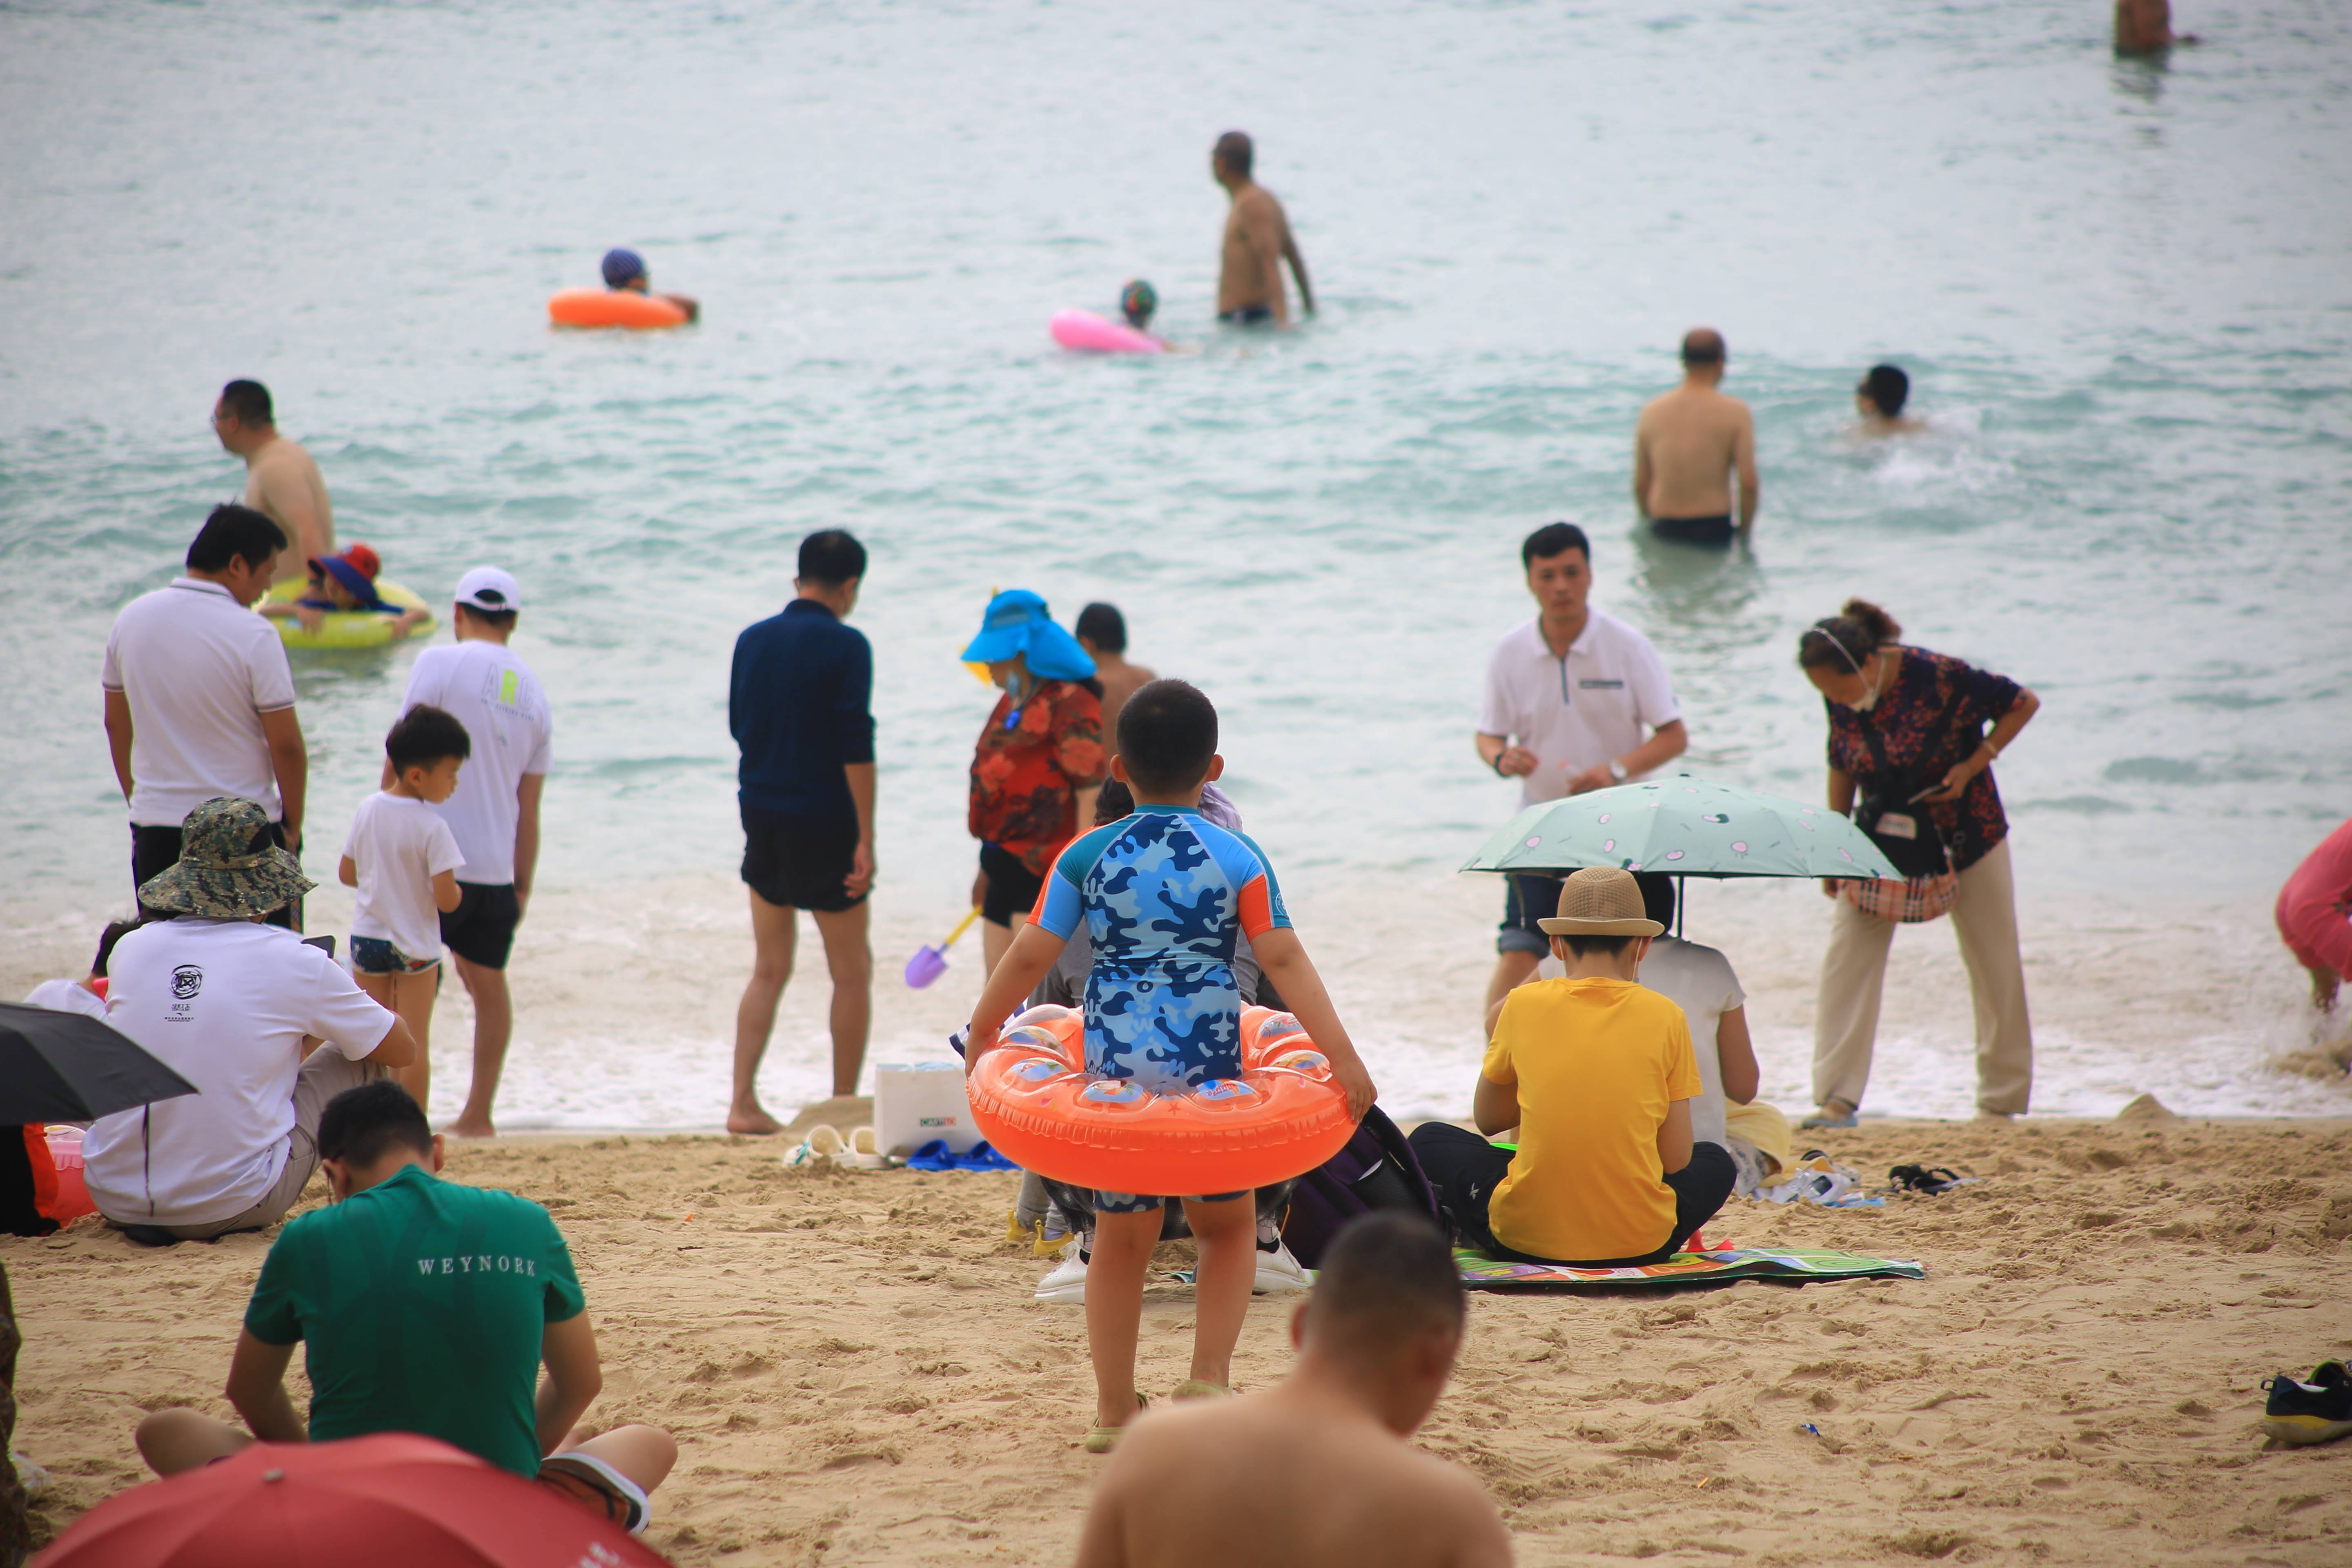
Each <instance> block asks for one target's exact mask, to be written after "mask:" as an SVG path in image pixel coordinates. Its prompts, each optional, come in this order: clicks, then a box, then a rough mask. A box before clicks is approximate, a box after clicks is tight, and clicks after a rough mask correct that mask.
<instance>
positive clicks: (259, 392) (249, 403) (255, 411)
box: [220, 381, 278, 425]
mask: <svg viewBox="0 0 2352 1568" xmlns="http://www.w3.org/2000/svg"><path fill="white" fill-rule="evenodd" d="M220 405H221V406H222V407H223V408H226V409H227V410H228V411H229V412H230V413H231V414H233V415H235V416H236V422H237V423H238V424H240V425H274V424H276V423H277V422H278V421H277V416H276V415H274V414H272V413H271V412H270V408H269V388H268V387H266V386H264V385H262V384H261V383H259V382H257V381H232V382H230V383H229V384H227V385H226V386H224V387H222V388H221V395H220Z"/></svg>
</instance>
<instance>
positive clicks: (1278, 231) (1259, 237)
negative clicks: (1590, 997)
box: [1209, 131, 1315, 327]
mask: <svg viewBox="0 0 2352 1568" xmlns="http://www.w3.org/2000/svg"><path fill="white" fill-rule="evenodd" d="M1255 158H1256V152H1255V149H1254V148H1253V147H1252V145H1251V143H1250V139H1249V138H1248V137H1247V136H1245V135H1244V134H1243V133H1242V132H1238V131H1228V132H1225V133H1224V134H1223V136H1220V137H1218V138H1217V144H1216V146H1215V147H1214V148H1213V149H1212V150H1211V152H1210V153H1209V173H1210V174H1211V175H1212V176H1213V177H1214V178H1215V180H1216V182H1217V184H1221V185H1223V186H1224V187H1225V194H1226V195H1229V196H1231V197H1232V198H1233V210H1232V212H1230V213H1229V214H1228V215H1227V216H1226V217H1225V239H1224V255H1223V266H1222V270H1221V272H1220V273H1219V276H1218V278H1217V320H1219V321H1226V322H1230V323H1232V324H1233V325H1234V326H1240V327H1255V326H1259V325H1262V324H1264V323H1266V322H1269V321H1270V322H1272V323H1273V324H1274V325H1276V326H1277V327H1286V326H1288V325H1290V304H1289V301H1288V300H1286V299H1285V297H1284V294H1283V288H1282V264H1283V263H1284V262H1286V261H1287V262H1289V263H1290V270H1291V273H1292V275H1293V276H1294V277H1296V278H1297V279H1298V301H1299V304H1300V306H1301V308H1303V309H1304V310H1306V312H1307V314H1308V315H1310V316H1311V315H1313V314H1314V313H1315V290H1314V289H1313V288H1311V287H1310V286H1309V285H1308V284H1307V258H1305V257H1303V256H1301V255H1299V254H1298V242H1297V240H1296V239H1294V238H1293V237H1291V233H1290V219H1289V217H1288V216H1286V214H1285V213H1284V212H1283V210H1282V204H1281V203H1280V202H1278V201H1276V200H1275V199H1274V193H1273V192H1271V191H1269V190H1267V189H1266V188H1265V186H1263V185H1260V184H1255V183H1254V182H1253V181H1252V180H1251V179H1250V165H1251V164H1252V163H1253V162H1254V161H1255Z"/></svg>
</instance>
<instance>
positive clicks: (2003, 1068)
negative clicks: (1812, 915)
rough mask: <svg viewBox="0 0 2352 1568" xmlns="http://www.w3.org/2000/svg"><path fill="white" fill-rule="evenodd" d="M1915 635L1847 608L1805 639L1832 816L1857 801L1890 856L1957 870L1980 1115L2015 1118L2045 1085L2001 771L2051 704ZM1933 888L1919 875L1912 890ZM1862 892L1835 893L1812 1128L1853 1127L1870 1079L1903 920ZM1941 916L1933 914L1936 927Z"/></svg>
mask: <svg viewBox="0 0 2352 1568" xmlns="http://www.w3.org/2000/svg"><path fill="white" fill-rule="evenodd" d="M1902 635H1903V628H1902V627H1901V626H1896V625H1895V617H1893V616H1890V615H1888V614H1887V613H1886V612H1885V610H1882V609H1880V608H1879V607H1878V606H1877V605H1873V604H1870V603H1869V602H1867V601H1866V600H1862V599H1849V600H1847V601H1846V605H1845V609H1844V611H1843V613H1842V614H1839V615H1836V616H1831V617H1829V618H1828V619H1826V620H1822V621H1817V622H1815V623H1814V625H1813V626H1811V629H1809V630H1808V631H1807V632H1806V633H1805V634H1804V636H1803V637H1801V638H1800V639H1798V643H1797V662H1798V664H1799V665H1800V666H1801V667H1802V668H1803V669H1804V672H1805V675H1806V677H1807V679H1811V681H1812V683H1813V685H1814V686H1815V687H1816V688H1817V689H1819V690H1820V691H1821V694H1822V698H1823V699H1824V706H1825V707H1826V708H1827V709H1828V711H1829V721H1830V745H1829V763H1830V789H1829V796H1830V809H1831V810H1832V811H1835V812H1837V813H1838V814H1839V815H1840V816H1844V815H1846V814H1848V813H1850V812H1852V811H1853V809H1854V802H1855V799H1856V796H1857V795H1859V796H1860V797H1861V799H1862V800H1863V801H1864V805H1865V807H1866V810H1865V813H1864V815H1867V816H1871V817H1872V818H1873V820H1872V821H1867V822H1864V821H1861V820H1860V818H1857V819H1856V820H1857V821H1858V822H1859V824H1860V826H1862V827H1863V829H1864V831H1865V832H1870V831H1873V830H1874V828H1875V830H1876V831H1875V833H1874V837H1878V838H1879V841H1880V843H1881V845H1882V846H1883V847H1890V848H1892V849H1895V850H1905V849H1908V848H1911V847H1914V846H1916V847H1918V848H1919V849H1922V850H1925V851H1926V853H1927V855H1929V856H1932V857H1933V858H1935V859H1936V860H1937V862H1938V864H1937V865H1936V866H1935V867H1933V868H1932V871H1933V872H1936V873H1942V872H1947V871H1948V872H1957V873H1958V878H1957V883H1958V886H1957V889H1950V888H1947V889H1940V890H1941V891H1944V892H1947V893H1956V895H1957V896H1956V897H1954V898H1953V900H1952V902H1951V903H1950V905H1949V908H1950V911H1951V916H1952V931H1953V934H1954V935H1955V936H1956V937H1958V939H1959V944H1960V962H1961V963H1963V964H1964V965H1966V966H1967V968H1968V972H1969V994H1970V997H1971V998H1972V1000H1973V1001H1974V1003H1975V1005H1976V1022H1977V1113H1978V1114H1979V1116H1987V1117H1997V1118H2000V1119H2001V1120H2003V1121H2006V1120H2007V1119H2009V1118H2010V1117H2011V1116H2015V1115H2018V1114H2020V1113H2021V1112H2022V1111H2023V1110H2025V1107H2026V1100H2027V1096H2028V1095H2029V1093H2030V1092H2031V1091H2032V1087H2033V1025H2032V1020H2031V1019H2030V1018H2029V1017H2028V1016H2027V1013H2026V1007H2025V965H2024V962H2023V960H2022V959H2021V957H2020V955H2019V952H2018V946H2017V892H2016V884H2015V882H2014V880H2013V879H2012V878H2011V873H2010V865H2009V818H2008V816H2006V815H2005V814H2004V813H2003V812H2002V811H2001V808H2000V790H1998V789H1997V788H1995V787H1994V784H1993V778H1992V763H1993V759H1994V758H1996V757H1998V756H2000V753H2001V752H2002V751H2003V750H2005V749H2006V748H2007V747H2008V745H2009V743H2010V742H2011V741H2012V740H2014V739H2016V737H2017V732H2018V731H2020V730H2022V729H2024V728H2025V726H2026V723H2027V721H2030V720H2031V719H2032V717H2033V714H2034V711H2035V710H2037V709H2039V708H2040V707H2041V706H2042V703H2041V700H2040V699H2038V698H2036V697H2035V696H2034V695H2033V693H2032V692H2031V691H2028V690H2027V689H2025V688H2024V687H2022V686H2020V685H2018V684H2017V682H2015V681H2013V680H2011V679H2009V678H2008V677H2007V676H2004V675H1995V674H1993V673H1992V672H1990V670H1983V669H1978V668H1974V667H1973V666H1971V665H1968V664H1964V663H1962V662H1961V661H1960V660H1958V659H1957V658H1949V657H1948V656H1946V655H1944V654H1940V653H1929V652H1928V651H1927V650H1926V649H1925V648H1916V647H1904V646H1903V645H1902V644H1901V643H1900V642H1898V641H1897V640H1896V639H1897V638H1899V637H1901V636H1902ZM1987 724H1990V725H1991V726H1992V730H1991V732H1990V734H1988V733H1987V732H1986V731H1985V726H1986V725H1987ZM1906 829H1908V831H1905V830H1906ZM1904 841H1908V842H1907V843H1906V842H1904ZM1937 842H1940V844H1941V845H1942V847H1943V853H1942V854H1941V855H1937V854H1936V853H1935V850H1934V847H1933V846H1934V845H1935V844H1936V843H1937ZM1898 868H1902V867H1901V866H1900V864H1899V856H1898ZM1921 874H1922V875H1926V874H1927V872H1922V873H1921ZM1921 885H1922V884H1920V883H1919V882H1918V880H1917V879H1916V878H1915V881H1914V886H1915V888H1917V887H1920V886H1921ZM1878 886H1879V887H1881V888H1885V887H1889V886H1891V885H1890V884H1884V883H1882V884H1878ZM1859 887H1860V885H1846V884H1841V883H1837V882H1832V883H1829V884H1827V885H1826V887H1825V889H1824V890H1826V891H1827V892H1829V893H1830V894H1831V896H1832V897H1838V896H1839V895H1840V894H1841V893H1843V895H1844V897H1843V898H1841V899H1840V901H1839V903H1838V908H1837V914H1836V916H1835V918H1834V919H1833V920H1832V922H1831V925H1830V950H1829V952H1828V953H1827V954H1825V955H1824V956H1823V958H1822V994H1821V1005H1820V1007H1819V1009H1818V1010H1817V1011H1816V1012H1815V1014H1814V1019H1813V1098H1814V1100H1816V1101H1817V1102H1818V1103H1819V1104H1820V1106H1821V1110H1819V1111H1817V1112H1816V1113H1815V1114H1813V1115H1812V1116H1810V1117H1808V1118H1806V1119H1805V1121H1804V1123H1803V1125H1805V1126H1807V1127H1851V1126H1853V1124H1854V1110H1855V1108H1856V1107H1858V1106H1860V1105H1861V1103H1862V1091H1863V1087H1864V1084H1865V1083H1867V1082H1868V1081H1869V1078H1870V1058H1871V1050H1872V1047H1873V1046H1874V1043H1875V1041H1876V1038H1877V1035H1878V1003H1879V995H1880V993H1881V991H1882V990H1883V989H1884V987H1885V983H1886V954H1887V950H1888V949H1889V948H1890V947H1891V946H1892V945H1893V944H1894V942H1895V919H1889V918H1885V917H1884V916H1882V915H1881V914H1878V913H1873V912H1870V911H1867V910H1864V908H1863V905H1862V901H1861V900H1860V898H1859V897H1858V896H1857V894H1858V892H1859ZM1936 909H1937V906H1936V905H1934V904H1930V905H1929V906H1928V910H1927V911H1926V912H1927V914H1928V916H1929V918H1932V914H1933V913H1934V912H1935V911H1936ZM1897 918H1900V919H1904V920H1916V919H1918V918H1920V915H1919V914H1917V913H1912V912H1905V913H1902V914H1901V915H1899V917H1897Z"/></svg>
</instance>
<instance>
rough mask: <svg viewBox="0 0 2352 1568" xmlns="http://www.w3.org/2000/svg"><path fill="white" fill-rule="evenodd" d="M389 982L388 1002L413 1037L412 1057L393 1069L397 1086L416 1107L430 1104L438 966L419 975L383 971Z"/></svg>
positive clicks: (438, 985)
mask: <svg viewBox="0 0 2352 1568" xmlns="http://www.w3.org/2000/svg"><path fill="white" fill-rule="evenodd" d="M384 978H385V979H387V980H389V981H391V982H392V994H393V998H394V999H393V1001H392V1002H391V1003H389V1004H387V1005H389V1006H390V1007H391V1008H392V1010H393V1011H394V1012H395V1013H397V1014H399V1015H400V1021H401V1022H402V1023H404V1024H405V1025H407V1026H408V1032H409V1033H410V1034H411V1035H414V1036H415V1037H416V1059H415V1061H413V1062H411V1063H409V1064H408V1065H407V1066H406V1067H404V1068H394V1069H393V1070H394V1073H395V1074H396V1075H397V1076H398V1079H399V1083H400V1087H401V1088H403V1089H406V1090H407V1091H408V1098H409V1099H411V1100H415V1101H416V1103H417V1104H418V1105H420V1106H426V1107H429V1106H431V1105H432V1103H433V1003H434V1000H435V998H436V997H437V996H439V995H440V994H441V969H440V966H439V965H437V964H436V965H435V966H434V967H433V968H432V969H430V970H427V971H426V972H425V973H422V974H387V975H385V976H384Z"/></svg>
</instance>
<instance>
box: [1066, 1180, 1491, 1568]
mask: <svg viewBox="0 0 2352 1568" xmlns="http://www.w3.org/2000/svg"><path fill="white" fill-rule="evenodd" d="M1466 1318H1467V1314H1466V1312H1465V1307H1464V1302H1463V1297H1462V1282H1461V1280H1460V1279H1458V1278H1456V1276H1455V1273H1454V1254H1453V1251H1452V1249H1451V1248H1450V1247H1447V1246H1446V1243H1445V1238H1444V1237H1443V1236H1441V1235H1439V1234H1438V1232H1437V1230H1436V1228H1435V1227H1434V1226H1432V1225H1430V1224H1429V1222H1428V1221H1426V1220H1423V1219H1418V1218H1414V1217H1412V1216H1411V1215H1399V1214H1375V1215H1364V1216H1363V1217H1362V1218H1360V1219H1358V1220H1356V1221H1354V1222H1353V1223H1352V1224H1350V1225H1349V1226H1348V1227H1347V1229H1345V1230H1343V1231H1341V1232H1340V1233H1339V1238H1338V1239H1337V1240H1336V1241H1334V1242H1333V1243H1332V1245H1331V1247H1330V1250H1329V1251H1328V1252H1327V1253H1325V1255H1324V1258H1323V1267H1322V1269H1321V1270H1320V1272H1319V1273H1318V1277H1317V1279H1316V1281H1315V1293H1314V1294H1313V1295H1312V1296H1310V1297H1309V1298H1308V1299H1307V1300H1305V1301H1303V1302H1301V1303H1300V1304H1299V1306H1298V1309H1297V1311H1296V1312H1295V1313H1294V1314H1293V1315H1292V1318H1291V1323H1290V1339H1291V1343H1292V1344H1294V1345H1295V1346H1297V1350H1298V1360H1297V1363H1295V1364H1294V1365H1293V1366H1292V1368H1291V1371H1290V1374H1289V1375H1288V1376H1286V1377H1285V1378H1284V1379H1283V1380H1282V1382H1280V1383H1279V1384H1276V1385H1275V1386H1274V1387H1272V1388H1269V1389H1265V1390H1263V1391H1261V1392H1259V1393H1256V1394H1244V1395H1242V1396H1241V1397H1239V1398H1236V1399H1232V1400H1219V1401H1215V1402H1213V1403H1203V1404H1198V1405H1191V1406H1189V1407H1188V1408H1184V1409H1179V1410H1168V1411H1157V1412H1154V1413H1153V1414H1151V1415H1149V1416H1146V1417H1145V1418H1143V1419H1142V1420H1140V1421H1139V1422H1137V1423H1136V1424H1135V1426H1134V1429H1133V1430H1132V1431H1131V1432H1130V1433H1129V1435H1128V1437H1127V1439H1126V1441H1125V1442H1124V1443H1123V1444H1122V1445H1121V1446H1120V1447H1119V1451H1118V1457H1117V1458H1114V1459H1112V1460H1111V1462H1110V1464H1109V1465H1108V1467H1107V1468H1105V1469H1104V1471H1103V1478H1102V1484H1101V1485H1100V1486H1099V1487H1097V1489H1096V1490H1095V1497H1094V1502H1093V1504H1092V1506H1091V1507H1089V1508H1088V1510H1087V1522H1086V1530H1085V1533H1084V1534H1083V1535H1081V1536H1080V1537H1079V1541H1078V1557H1077V1568H1193V1565H1194V1564H1200V1563H1215V1564H1217V1565H1218V1568H1364V1565H1367V1564H1371V1563H1378V1564H1381V1568H1503V1565H1505V1564H1507V1563H1509V1562H1510V1561H1511V1538H1510V1532H1509V1531H1507V1530H1506V1529H1505V1528H1504V1526H1503V1521H1502V1519H1501V1518H1500V1516H1498V1515H1497V1514H1496V1511H1495V1505H1494V1503H1493V1502H1492V1501H1491V1500H1488V1498H1487V1496H1486V1489H1485V1488H1483V1487H1481V1486H1480V1485H1479V1484H1478V1482H1477V1480H1476V1479H1474V1478H1473V1477H1472V1476H1471V1475H1470V1474H1469V1472H1467V1471H1465V1470H1464V1469H1462V1468H1459V1467H1458V1466H1454V1465H1450V1464H1447V1463H1445V1462H1444V1460H1442V1459H1439V1458H1434V1457H1433V1456H1431V1455H1428V1454H1424V1453H1423V1452H1421V1451H1420V1450H1419V1449H1417V1448H1415V1447H1412V1444H1411V1443H1410V1442H1408V1441H1407V1439H1408V1438H1410V1437H1411V1436H1412V1434H1413V1433H1414V1431H1415V1430H1416V1429H1418V1428H1419V1427H1420V1426H1421V1424H1422V1423H1423V1421H1424V1420H1426V1419H1428V1417H1429V1413H1430V1411H1431V1410H1432V1409H1433V1408H1434V1407H1435V1406H1436V1404H1437V1401H1438V1399H1439V1398H1440V1397H1441V1396H1442V1395H1443V1394H1444V1392H1445V1384H1446V1380H1447V1378H1448V1377H1449V1376H1450V1375H1451V1374H1452V1373H1453V1371H1454V1358H1455V1356H1457V1355H1458V1354H1459V1353H1460V1352H1461V1349H1462V1336H1463V1331H1464V1329H1465V1323H1466ZM1273 1477H1279V1478H1281V1479H1280V1484H1279V1485H1275V1484H1270V1483H1269V1478H1273Z"/></svg>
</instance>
